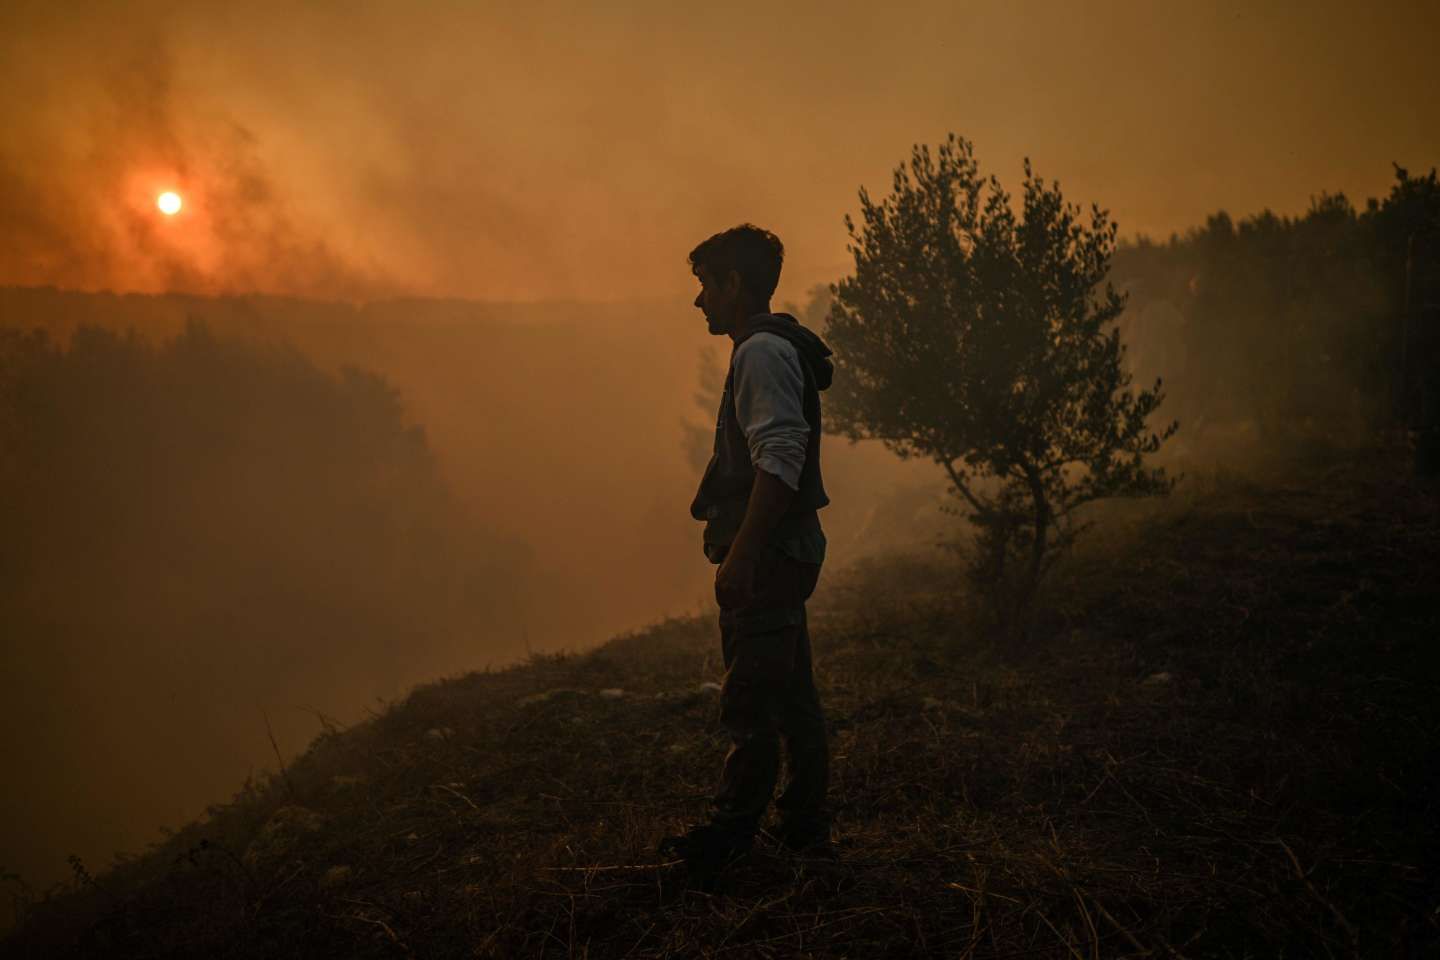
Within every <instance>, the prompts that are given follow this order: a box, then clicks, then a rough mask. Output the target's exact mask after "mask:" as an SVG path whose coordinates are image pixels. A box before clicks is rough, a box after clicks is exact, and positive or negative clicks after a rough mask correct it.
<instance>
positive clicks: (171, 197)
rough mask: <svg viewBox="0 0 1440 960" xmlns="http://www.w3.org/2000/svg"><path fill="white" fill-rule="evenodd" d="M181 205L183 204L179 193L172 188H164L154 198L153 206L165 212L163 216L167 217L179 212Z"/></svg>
mask: <svg viewBox="0 0 1440 960" xmlns="http://www.w3.org/2000/svg"><path fill="white" fill-rule="evenodd" d="M182 205H183V204H182V203H181V201H180V194H178V193H176V192H175V191H174V190H166V191H165V192H164V193H162V194H160V196H158V197H156V198H155V206H157V207H159V208H160V212H161V213H163V214H165V216H167V217H173V216H175V214H177V213H179V212H180V207H181V206H182Z"/></svg>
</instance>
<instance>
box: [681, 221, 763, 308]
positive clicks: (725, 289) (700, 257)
mask: <svg viewBox="0 0 1440 960" xmlns="http://www.w3.org/2000/svg"><path fill="white" fill-rule="evenodd" d="M784 260H785V245H784V244H782V243H781V242H780V238H779V237H777V236H775V234H773V233H771V232H770V231H769V230H762V229H760V228H759V227H757V226H755V225H754V224H750V223H742V224H741V225H740V226H738V227H731V228H730V229H729V230H726V231H724V232H723V233H717V234H715V236H713V237H711V238H710V239H709V240H706V241H705V242H704V243H702V244H700V245H699V246H698V247H696V248H695V249H694V250H691V251H690V269H691V271H692V272H693V273H694V274H695V276H696V277H697V278H698V279H699V280H700V294H699V295H698V296H697V297H696V298H695V306H697V307H699V308H700V309H701V310H702V311H703V312H704V314H705V322H706V324H707V325H708V326H709V328H710V332H711V333H713V334H728V333H732V332H734V330H735V329H736V328H737V327H738V326H739V325H740V324H742V323H744V322H745V320H746V319H747V318H749V317H751V316H753V315H754V314H757V313H765V312H766V311H768V310H769V309H770V297H771V296H772V295H774V293H775V287H776V285H777V284H778V283H779V282H780V265H781V264H782V263H783V262H784Z"/></svg>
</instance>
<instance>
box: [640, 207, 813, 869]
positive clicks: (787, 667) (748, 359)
mask: <svg viewBox="0 0 1440 960" xmlns="http://www.w3.org/2000/svg"><path fill="white" fill-rule="evenodd" d="M784 255H785V250H784V247H783V245H782V244H781V243H780V240H779V238H777V237H776V236H775V235H774V234H773V233H770V232H769V231H766V230H762V229H760V228H759V227H755V226H753V225H751V224H744V225H742V226H738V227H735V228H733V229H731V230H726V231H725V232H723V233H718V234H716V235H715V236H713V237H711V238H710V239H708V240H706V241H705V242H704V243H702V244H700V245H699V246H698V247H696V248H695V249H694V250H693V251H691V253H690V266H691V269H692V271H693V272H694V274H695V276H696V277H697V278H698V279H699V281H700V294H699V296H697V297H696V298H695V306H696V307H698V308H700V310H701V311H702V312H703V313H704V314H705V322H706V324H707V325H708V327H709V330H710V333H712V334H714V335H716V336H728V337H729V338H730V339H731V340H732V341H733V342H734V346H733V349H732V351H731V356H730V371H729V374H728V375H727V377H726V379H725V390H724V393H723V395H722V397H721V400H720V412H719V415H718V418H717V421H716V427H715V452H714V455H713V456H712V457H711V459H710V464H709V466H708V467H707V468H706V470H705V476H704V478H703V479H702V480H701V482H700V490H699V492H698V493H697V494H696V495H695V501H694V503H693V504H691V507H690V512H691V514H692V515H693V516H694V517H695V519H697V520H703V521H705V532H704V550H705V556H706V557H707V558H708V559H709V560H710V562H711V563H715V564H718V565H719V569H718V570H717V571H716V575H715V599H716V602H717V603H718V604H719V606H720V636H721V647H722V653H723V655H724V663H725V671H726V673H725V682H724V684H723V685H722V687H721V691H720V719H721V722H722V724H723V725H724V726H725V729H726V731H727V732H728V733H729V735H730V738H731V746H730V750H729V752H728V754H727V755H726V757H725V764H724V768H723V770H722V772H721V777H720V786H719V789H718V791H717V793H716V795H715V799H714V804H713V811H712V816H711V819H710V821H709V822H708V823H704V824H701V825H699V826H696V827H694V828H693V829H691V830H690V832H689V833H687V834H685V835H684V836H682V837H670V838H667V839H666V840H665V841H663V842H662V844H661V849H662V851H663V852H665V853H667V854H677V855H679V856H680V857H682V858H684V860H685V861H686V863H687V865H688V866H689V868H690V870H691V873H692V875H694V876H696V877H697V878H698V879H699V880H700V881H701V883H702V885H705V886H708V885H709V884H710V883H712V882H713V880H714V877H715V875H716V874H717V873H718V872H719V870H720V868H721V867H723V866H724V865H725V864H726V863H728V862H729V861H730V860H732V859H734V858H735V857H737V856H739V855H741V854H743V853H745V852H746V851H747V850H749V849H750V847H751V845H752V843H753V841H754V836H755V832H756V831H757V830H758V829H759V826H760V821H761V819H762V818H763V817H764V815H765V812H766V808H767V807H768V806H769V804H770V798H771V794H772V793H773V791H774V789H775V783H776V779H777V775H778V770H779V760H780V749H779V740H780V739H781V738H783V739H784V742H785V748H786V755H787V768H788V769H787V773H788V776H787V783H786V786H785V789H784V791H783V792H782V793H781V795H780V798H779V799H778V800H777V801H776V804H775V805H776V809H777V811H778V812H779V815H780V823H779V826H778V828H777V829H776V831H775V832H776V835H777V837H778V839H779V840H780V842H781V843H782V844H784V845H785V846H786V847H788V848H790V849H792V850H803V849H806V848H814V847H816V846H817V845H821V846H825V845H828V842H829V836H830V820H829V815H828V813H827V810H826V806H825V791H826V786H827V781H828V775H829V774H828V767H829V751H828V748H827V745H826V738H825V716H824V713H823V712H822V711H821V708H820V699H819V696H818V694H817V693H816V690H815V681H814V677H813V675H812V672H811V658H810V636H809V632H808V630H807V627H806V619H805V601H806V599H807V598H809V596H810V594H811V593H812V592H813V591H814V590H815V584H816V582H817V580H818V579H819V577H820V567H821V564H822V563H823V562H824V560H825V534H824V532H823V531H822V530H821V528H820V519H819V515H818V513H817V511H818V510H819V509H820V508H821V507H823V506H825V505H826V504H827V503H829V498H828V497H827V496H826V495H825V487H824V484H823V483H822V482H821V478H820V391H821V390H824V389H826V388H828V387H829V386H830V380H831V375H832V373H833V367H832V366H831V363H830V361H829V359H828V357H829V356H830V350H829V349H828V348H827V347H826V346H825V344H824V343H823V342H822V341H821V340H820V338H819V337H817V336H816V335H815V334H814V333H812V332H810V331H809V330H807V329H806V328H805V327H803V326H801V325H800V323H799V322H798V321H797V320H796V319H795V318H794V317H792V316H790V315H789V314H784V313H780V314H774V313H771V312H770V298H771V296H773V295H774V292H775V286H776V284H777V283H778V282H779V279H780V266H781V263H782V261H783V259H784Z"/></svg>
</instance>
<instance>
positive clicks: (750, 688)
mask: <svg viewBox="0 0 1440 960" xmlns="http://www.w3.org/2000/svg"><path fill="white" fill-rule="evenodd" d="M819 578H820V565H819V564H812V563H802V562H800V561H798V560H794V559H792V558H790V557H788V556H786V555H785V554H783V553H781V552H780V550H779V549H778V548H776V547H774V546H771V547H767V548H766V552H765V555H764V557H763V558H762V559H761V561H760V563H759V568H758V570H757V573H756V590H755V597H754V598H753V599H752V600H751V602H750V603H749V604H747V605H746V606H744V607H738V608H730V609H725V608H722V609H721V610H720V643H721V649H722V652H723V655H724V658H725V682H724V684H723V685H722V686H721V689H720V722H721V723H722V724H723V725H724V727H725V729H726V731H727V732H728V733H729V735H730V741H731V745H730V751H729V753H728V754H726V757H725V766H724V770H723V771H722V773H721V777H720V788H719V791H718V792H717V793H716V796H715V801H714V822H715V823H716V825H717V826H722V827H724V828H726V829H729V830H732V831H734V832H735V833H736V834H737V835H742V836H748V835H750V834H753V833H754V832H755V830H756V828H757V827H758V826H759V824H760V821H761V819H762V818H763V817H764V815H765V809H766V807H768V806H769V804H770V798H771V795H772V794H773V793H774V790H775V783H776V780H777V778H778V775H779V767H780V741H781V740H783V741H784V744H785V754H786V760H787V764H786V766H787V771H786V772H787V776H786V784H785V789H784V791H783V792H782V793H781V794H780V797H779V799H778V800H776V802H775V807H776V809H777V810H778V811H779V814H780V819H781V829H782V830H783V831H786V832H788V833H789V834H791V835H792V836H800V837H811V838H814V839H821V838H824V837H827V836H828V835H829V826H830V820H829V813H828V810H827V809H826V804H825V792H826V788H827V785H828V780H829V748H828V746H827V744H826V737H825V714H824V712H823V711H822V710H821V708H820V697H819V694H818V693H817V691H816V689H815V678H814V675H813V673H812V670H811V659H810V634H809V631H808V629H807V624H806V617H805V601H806V600H807V599H808V598H809V597H810V594H811V593H813V592H814V591H815V584H816V582H817V581H818V580H819Z"/></svg>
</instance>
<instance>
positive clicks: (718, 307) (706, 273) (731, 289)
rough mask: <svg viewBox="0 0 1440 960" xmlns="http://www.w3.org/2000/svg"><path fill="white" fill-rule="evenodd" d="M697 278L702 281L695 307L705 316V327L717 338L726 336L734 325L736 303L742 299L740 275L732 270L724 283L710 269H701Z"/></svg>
mask: <svg viewBox="0 0 1440 960" xmlns="http://www.w3.org/2000/svg"><path fill="white" fill-rule="evenodd" d="M695 276H696V277H697V278H699V280H700V293H699V294H698V295H696V297H695V306H697V307H699V308H700V312H702V313H703V314H705V325H706V327H708V328H709V330H710V332H711V333H712V334H714V335H715V336H724V335H725V334H727V333H729V332H730V327H731V325H732V324H733V323H734V317H735V303H736V301H737V300H738V299H739V297H740V275H739V274H737V273H736V272H735V271H733V270H732V271H730V275H729V276H728V277H727V278H726V279H725V281H724V282H722V281H721V280H719V279H718V278H716V276H715V275H714V274H713V273H711V272H710V270H709V268H708V267H700V268H699V269H698V270H696V271H695Z"/></svg>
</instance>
